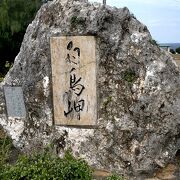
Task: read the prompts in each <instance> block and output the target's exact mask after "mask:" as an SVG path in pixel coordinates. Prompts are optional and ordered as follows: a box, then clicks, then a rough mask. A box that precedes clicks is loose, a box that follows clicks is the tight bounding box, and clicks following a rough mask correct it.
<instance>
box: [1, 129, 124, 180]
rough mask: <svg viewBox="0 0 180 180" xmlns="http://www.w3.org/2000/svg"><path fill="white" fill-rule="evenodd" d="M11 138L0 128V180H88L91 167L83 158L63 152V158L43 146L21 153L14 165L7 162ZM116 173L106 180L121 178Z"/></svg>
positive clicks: (90, 175)
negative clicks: (28, 153) (41, 148)
mask: <svg viewBox="0 0 180 180" xmlns="http://www.w3.org/2000/svg"><path fill="white" fill-rule="evenodd" d="M12 148H13V145H12V140H11V139H10V138H8V137H7V136H6V135H5V133H4V132H3V131H1V129H0V179H3V180H9V179H11V180H22V179H27V180H28V179H29V180H30V179H31V180H37V179H39V180H41V179H42V180H50V179H53V180H56V179H57V180H92V179H93V177H92V172H93V170H92V168H91V167H90V166H89V165H88V164H87V162H86V161H85V160H83V159H77V158H75V157H74V156H73V155H72V153H71V151H66V152H65V155H64V157H63V158H59V157H58V156H57V155H55V154H53V153H52V147H51V146H50V147H47V148H46V149H44V150H43V151H41V152H39V153H32V154H31V155H21V156H19V158H18V160H17V161H16V163H14V164H9V162H10V155H11V149H12ZM123 179H124V178H123V177H120V176H118V175H116V174H112V175H111V176H109V177H107V178H106V180H123Z"/></svg>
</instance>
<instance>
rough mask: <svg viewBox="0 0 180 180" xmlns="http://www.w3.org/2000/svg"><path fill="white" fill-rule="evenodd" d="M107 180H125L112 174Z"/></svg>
mask: <svg viewBox="0 0 180 180" xmlns="http://www.w3.org/2000/svg"><path fill="white" fill-rule="evenodd" d="M106 180H124V178H123V177H122V176H118V175H117V174H112V175H111V176H109V177H107V179H106Z"/></svg>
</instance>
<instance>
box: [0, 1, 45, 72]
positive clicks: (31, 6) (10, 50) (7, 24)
mask: <svg viewBox="0 0 180 180" xmlns="http://www.w3.org/2000/svg"><path fill="white" fill-rule="evenodd" d="M41 4H42V1H41V0H0V72H1V73H2V74H5V73H6V71H7V70H6V68H5V63H6V61H9V62H13V60H14V57H15V56H16V55H17V53H18V51H19V48H20V45H21V42H22V39H23V36H24V33H25V31H26V28H27V26H28V24H29V23H30V22H31V21H32V19H33V18H34V16H35V14H36V12H37V10H38V9H39V7H40V6H41Z"/></svg>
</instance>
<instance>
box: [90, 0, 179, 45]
mask: <svg viewBox="0 0 180 180" xmlns="http://www.w3.org/2000/svg"><path fill="white" fill-rule="evenodd" d="M89 1H91V2H101V3H102V1H103V0H89ZM106 2H107V4H108V5H111V6H116V7H119V8H121V7H124V6H126V7H128V8H129V10H130V11H131V12H132V13H133V14H134V15H135V17H136V18H137V19H138V20H140V21H141V22H142V23H144V24H145V25H146V26H147V27H148V29H149V31H150V32H151V35H152V37H153V39H155V40H156V41H157V42H158V43H180V0H106Z"/></svg>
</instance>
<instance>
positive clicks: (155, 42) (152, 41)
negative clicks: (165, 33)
mask: <svg viewBox="0 0 180 180" xmlns="http://www.w3.org/2000/svg"><path fill="white" fill-rule="evenodd" d="M150 43H151V44H152V45H156V46H158V43H157V41H156V40H154V39H151V40H150Z"/></svg>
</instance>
